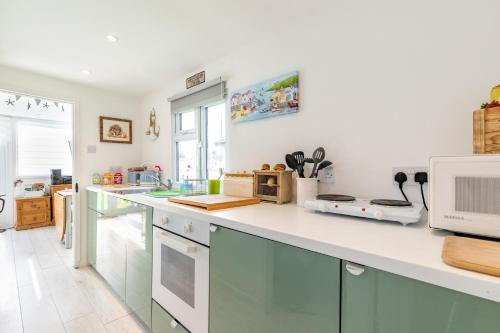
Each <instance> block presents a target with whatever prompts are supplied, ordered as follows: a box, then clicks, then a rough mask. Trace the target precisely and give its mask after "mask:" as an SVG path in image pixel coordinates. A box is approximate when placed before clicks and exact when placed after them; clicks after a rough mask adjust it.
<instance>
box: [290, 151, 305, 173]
mask: <svg viewBox="0 0 500 333" xmlns="http://www.w3.org/2000/svg"><path fill="white" fill-rule="evenodd" d="M292 156H293V158H295V162H297V173H298V174H299V177H300V178H305V177H304V163H305V162H304V152H303V151H296V152H294V153H293V154H292Z"/></svg>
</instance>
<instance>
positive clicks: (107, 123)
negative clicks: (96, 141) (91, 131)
mask: <svg viewBox="0 0 500 333" xmlns="http://www.w3.org/2000/svg"><path fill="white" fill-rule="evenodd" d="M99 126H100V135H101V142H112V143H129V144H131V143H132V120H128V119H120V118H113V117H104V116H100V117H99Z"/></svg>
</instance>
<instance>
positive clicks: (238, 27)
mask: <svg viewBox="0 0 500 333" xmlns="http://www.w3.org/2000/svg"><path fill="white" fill-rule="evenodd" d="M322 1H324V0H314V1H311V0H309V1H304V0H274V1H268V0H267V1H266V0H250V1H249V0H247V1H240V0H190V1H189V0H43V1H40V0H0V64H4V65H8V66H14V67H20V68H23V69H28V70H32V71H36V72H40V73H44V74H48V75H52V76H56V77H61V78H65V79H70V80H74V81H79V82H85V83H88V84H92V85H95V86H98V87H102V88H106V89H112V90H116V91H121V92H125V93H130V94H134V95H143V94H146V93H147V92H149V91H152V90H154V89H157V88H159V87H160V86H162V85H163V84H165V83H166V82H168V80H169V79H172V78H177V77H179V76H182V75H186V74H187V73H190V72H192V71H193V70H196V69H198V68H200V66H202V65H203V64H206V63H209V62H211V61H213V60H215V59H217V58H219V57H222V56H224V55H225V54H228V53H230V52H231V51H232V50H234V48H237V47H239V46H241V45H245V46H246V45H248V44H249V43H251V42H252V40H256V39H259V38H263V37H265V35H266V32H268V31H269V29H274V28H275V27H278V26H280V27H282V26H284V25H285V26H286V25H293V24H295V22H296V20H299V19H300V18H301V17H302V18H304V17H305V16H307V15H308V14H309V13H311V12H313V11H314V12H315V11H318V10H321V2H322ZM108 34H112V35H115V36H117V37H118V38H119V41H118V43H110V42H108V41H107V40H106V38H105V36H106V35H108ZM285 40H286V38H285ZM82 69H89V70H91V71H92V74H91V75H84V74H82V73H81V70H82Z"/></svg>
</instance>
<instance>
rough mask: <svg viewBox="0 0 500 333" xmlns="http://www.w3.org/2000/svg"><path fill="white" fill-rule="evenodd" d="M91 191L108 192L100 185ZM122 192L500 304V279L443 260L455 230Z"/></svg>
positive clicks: (147, 202)
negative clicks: (202, 205)
mask: <svg viewBox="0 0 500 333" xmlns="http://www.w3.org/2000/svg"><path fill="white" fill-rule="evenodd" d="M87 189H89V190H93V191H101V190H106V189H105V188H103V187H99V186H90V187H88V188H87ZM108 190H109V189H108ZM117 196H119V197H122V198H125V199H127V200H131V201H134V202H138V203H141V204H145V205H149V206H152V207H154V208H157V209H161V210H165V211H171V212H175V213H179V214H183V215H186V216H189V217H190V218H193V219H198V220H206V221H207V222H208V223H213V224H217V225H220V226H223V227H228V228H232V229H235V230H239V231H242V232H246V233H249V234H253V235H256V236H261V237H264V238H267V239H271V240H275V241H278V242H282V243H286V244H290V245H294V246H297V247H300V248H304V249H307V250H311V251H315V252H319V253H323V254H326V255H330V256H333V257H336V258H339V259H344V260H349V261H353V262H356V263H359V264H362V265H366V266H370V267H374V268H376V269H380V270H383V271H387V272H390V273H394V274H398V275H402V276H405V277H409V278H412V279H416V280H420V281H424V282H428V283H431V284H434V285H438V286H441V287H446V288H449V289H453V290H457V291H460V292H463V293H467V294H471V295H475V296H479V297H482V298H486V299H489V300H493V301H496V302H500V278H497V277H493V276H489V275H485V274H480V273H474V272H469V271H466V270H462V269H458V268H454V267H451V266H448V265H446V264H445V263H443V261H442V260H441V250H442V245H443V241H444V237H445V236H446V235H448V234H449V233H447V232H443V231H433V230H430V229H429V228H428V226H427V224H426V221H421V222H420V223H418V224H414V225H409V226H406V227H404V226H402V225H401V224H399V223H393V222H380V221H372V220H367V219H361V218H352V217H344V216H340V215H333V214H321V213H315V212H312V211H309V210H306V209H304V208H300V207H297V206H296V205H294V204H286V205H276V204H273V203H265V202H264V203H261V204H259V205H252V206H245V207H239V208H230V209H224V210H217V211H211V212H208V211H205V210H203V209H198V208H194V207H189V206H185V205H179V204H174V203H171V202H168V199H158V198H152V197H148V196H146V195H143V194H129V195H125V196H122V195H117Z"/></svg>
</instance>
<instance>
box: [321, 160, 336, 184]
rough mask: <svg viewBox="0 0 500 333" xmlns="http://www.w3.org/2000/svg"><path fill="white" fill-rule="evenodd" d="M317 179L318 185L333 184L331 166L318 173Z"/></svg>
mask: <svg viewBox="0 0 500 333" xmlns="http://www.w3.org/2000/svg"><path fill="white" fill-rule="evenodd" d="M318 179H319V182H320V183H325V184H333V183H334V182H335V179H334V177H333V165H330V166H329V167H326V168H324V169H322V170H319V171H318Z"/></svg>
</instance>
